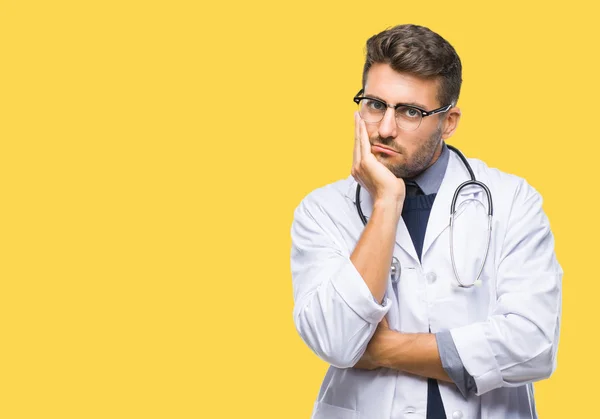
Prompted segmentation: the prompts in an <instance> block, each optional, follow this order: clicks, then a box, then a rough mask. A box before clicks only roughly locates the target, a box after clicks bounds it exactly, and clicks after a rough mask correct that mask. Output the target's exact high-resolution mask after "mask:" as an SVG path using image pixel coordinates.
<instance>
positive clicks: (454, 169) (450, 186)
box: [421, 151, 470, 258]
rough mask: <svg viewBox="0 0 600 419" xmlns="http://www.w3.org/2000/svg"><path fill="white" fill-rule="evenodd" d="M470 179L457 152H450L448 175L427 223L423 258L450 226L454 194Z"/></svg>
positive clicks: (445, 176)
mask: <svg viewBox="0 0 600 419" xmlns="http://www.w3.org/2000/svg"><path fill="white" fill-rule="evenodd" d="M469 179H470V177H469V172H468V171H467V169H466V167H464V164H463V163H462V161H461V160H460V158H459V157H458V156H457V155H456V153H455V152H453V151H450V158H449V159H448V167H447V168H446V173H445V174H444V179H443V180H442V184H441V185H440V189H439V191H438V193H437V195H436V197H435V201H434V202H433V207H432V208H431V214H430V215H429V221H428V222H427V230H426V231H425V239H424V241H423V252H422V256H421V258H423V257H424V256H425V254H426V253H427V251H428V250H429V248H430V247H431V246H432V244H433V243H434V242H435V240H436V239H437V238H438V236H439V235H440V234H442V232H443V231H444V230H445V229H446V228H447V227H449V226H450V205H451V204H452V198H453V197H454V192H455V191H456V188H458V186H459V185H460V184H461V183H463V182H465V181H467V180H469ZM459 203H460V200H459V202H457V207H458V204H459Z"/></svg>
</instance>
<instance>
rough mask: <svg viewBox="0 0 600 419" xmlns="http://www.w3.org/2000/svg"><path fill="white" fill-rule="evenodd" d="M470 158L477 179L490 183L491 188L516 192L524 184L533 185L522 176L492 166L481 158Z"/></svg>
mask: <svg viewBox="0 0 600 419" xmlns="http://www.w3.org/2000/svg"><path fill="white" fill-rule="evenodd" d="M468 160H469V164H470V165H471V167H472V168H473V172H475V177H476V178H477V180H480V181H482V182H483V183H487V184H489V185H488V186H489V187H490V188H493V189H502V190H504V191H508V190H513V191H515V192H516V191H517V190H518V189H520V188H522V187H524V186H526V187H531V186H530V185H529V184H528V183H527V180H526V179H525V178H523V177H521V176H518V175H516V174H513V173H509V172H506V171H504V170H501V169H498V168H496V167H491V166H489V165H488V164H487V163H486V162H484V161H483V160H480V159H476V158H469V159H468Z"/></svg>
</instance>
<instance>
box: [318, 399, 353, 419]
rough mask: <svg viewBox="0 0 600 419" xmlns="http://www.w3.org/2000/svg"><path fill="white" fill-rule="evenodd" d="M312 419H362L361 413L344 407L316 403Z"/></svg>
mask: <svg viewBox="0 0 600 419" xmlns="http://www.w3.org/2000/svg"><path fill="white" fill-rule="evenodd" d="M312 419H360V413H359V412H357V411H356V410H351V409H346V408H344V407H338V406H333V405H330V404H327V403H323V402H315V408H314V411H313V415H312Z"/></svg>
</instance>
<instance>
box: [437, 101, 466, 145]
mask: <svg viewBox="0 0 600 419" xmlns="http://www.w3.org/2000/svg"><path fill="white" fill-rule="evenodd" d="M461 115H462V114H461V112H460V108H459V107H457V106H454V107H452V108H450V109H448V111H446V118H444V122H443V124H442V139H444V140H446V139H448V138H450V137H452V135H453V134H454V131H456V128H457V127H458V122H459V121H460V117H461Z"/></svg>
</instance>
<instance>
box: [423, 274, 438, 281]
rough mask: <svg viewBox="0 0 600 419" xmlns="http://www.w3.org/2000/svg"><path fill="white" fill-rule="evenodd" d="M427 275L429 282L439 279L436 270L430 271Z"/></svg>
mask: <svg viewBox="0 0 600 419" xmlns="http://www.w3.org/2000/svg"><path fill="white" fill-rule="evenodd" d="M425 276H426V277H427V280H428V281H429V282H435V280H436V279H437V275H436V274H435V272H428V273H427V275H425Z"/></svg>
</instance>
